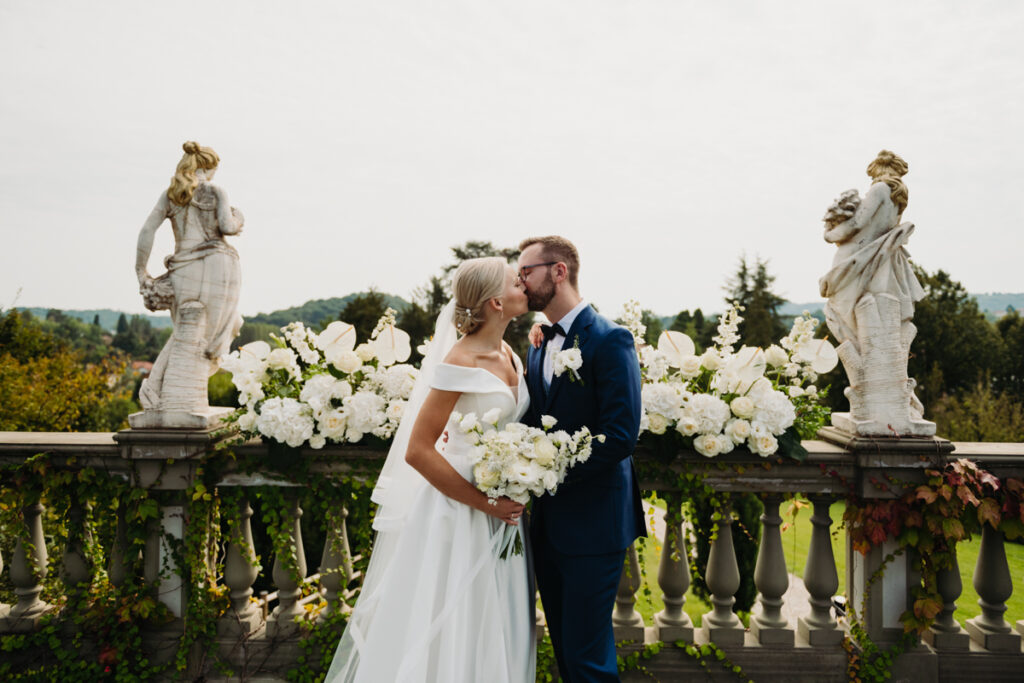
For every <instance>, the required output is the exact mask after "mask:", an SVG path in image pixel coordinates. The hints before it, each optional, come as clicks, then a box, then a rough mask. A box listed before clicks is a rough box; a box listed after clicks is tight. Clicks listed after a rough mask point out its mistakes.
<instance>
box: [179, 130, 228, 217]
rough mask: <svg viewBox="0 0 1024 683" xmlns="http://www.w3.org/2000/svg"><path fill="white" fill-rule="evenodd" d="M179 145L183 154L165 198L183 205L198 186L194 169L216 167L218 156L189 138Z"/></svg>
mask: <svg viewBox="0 0 1024 683" xmlns="http://www.w3.org/2000/svg"><path fill="white" fill-rule="evenodd" d="M181 147H182V149H184V150H185V156H183V157H181V161H179V162H178V168H177V169H175V171H174V177H173V178H171V186H170V187H168V188H167V198H168V199H170V200H171V201H172V202H174V203H175V204H177V205H178V206H185V205H186V204H188V203H189V202H190V201H192V194H193V193H194V192H195V191H196V188H197V187H199V181H198V180H197V179H196V171H197V170H198V169H200V168H201V169H203V170H206V171H208V170H210V169H213V168H217V165H218V164H220V157H219V156H217V153H216V152H214V151H213V150H212V149H210V148H209V147H203V146H201V145H200V144H199V143H198V142H193V141H191V140H190V141H189V142H186V143H185V144H183V145H182V146H181Z"/></svg>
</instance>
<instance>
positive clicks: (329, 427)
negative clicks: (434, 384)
mask: <svg viewBox="0 0 1024 683" xmlns="http://www.w3.org/2000/svg"><path fill="white" fill-rule="evenodd" d="M281 333H282V336H280V337H279V336H277V335H271V338H272V340H273V342H274V347H271V345H270V344H268V343H267V342H264V341H255V342H251V343H249V344H246V345H245V346H243V347H241V348H240V349H238V350H237V351H233V352H231V353H230V354H228V355H227V356H225V357H224V358H222V359H221V367H223V368H224V369H225V370H227V371H228V372H230V373H231V381H232V382H233V383H234V385H235V386H236V387H237V388H238V391H239V397H238V402H239V404H240V406H239V408H238V409H237V410H236V411H235V412H234V413H233V414H232V416H231V417H230V418H229V419H231V420H233V421H235V422H237V424H238V426H239V427H240V428H241V430H242V433H243V434H244V435H245V436H262V437H263V438H265V439H270V440H273V441H276V442H279V443H283V444H287V445H288V446H292V447H299V446H302V445H303V444H306V443H308V444H309V446H310V447H311V448H323V447H324V445H325V444H326V443H327V442H328V441H332V442H335V443H342V442H349V443H354V442H356V441H359V440H360V439H362V438H363V437H364V436H365V435H366V434H372V435H373V436H376V437H378V438H380V439H388V438H390V437H391V436H392V435H393V434H394V433H395V430H396V429H397V428H398V423H399V421H400V420H401V418H402V412H403V410H404V409H405V404H406V401H407V400H408V398H409V394H410V393H411V392H412V389H413V386H414V385H415V383H416V377H417V375H418V373H419V371H418V370H417V369H416V368H414V367H413V366H411V365H407V364H405V363H404V362H403V361H405V360H407V359H408V358H409V355H410V352H411V348H410V344H409V335H408V334H406V333H405V332H404V331H402V330H400V329H398V328H397V327H395V311H394V310H393V309H390V308H389V309H388V310H387V311H386V312H385V314H384V316H383V317H381V319H380V321H379V322H378V323H377V328H376V329H375V330H374V332H373V334H372V335H371V337H370V339H369V340H368V341H367V342H364V343H362V344H359V345H357V344H356V341H357V340H356V331H355V328H354V327H353V326H352V325H349V324H348V323H345V322H340V321H337V322H333V323H331V324H330V325H328V326H327V327H326V328H325V329H324V330H323V332H320V333H317V332H315V331H313V330H311V329H309V328H307V327H306V326H305V325H303V324H302V323H301V322H293V323H290V324H288V325H286V326H284V327H282V328H281Z"/></svg>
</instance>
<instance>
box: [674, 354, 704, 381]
mask: <svg viewBox="0 0 1024 683" xmlns="http://www.w3.org/2000/svg"><path fill="white" fill-rule="evenodd" d="M700 365H701V357H700V356H694V355H689V356H683V357H682V358H681V359H680V361H679V374H680V375H682V376H683V377H685V378H686V379H693V378H694V377H696V376H697V375H699V374H700Z"/></svg>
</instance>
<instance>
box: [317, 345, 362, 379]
mask: <svg viewBox="0 0 1024 683" xmlns="http://www.w3.org/2000/svg"><path fill="white" fill-rule="evenodd" d="M325 355H326V358H327V362H328V363H330V364H331V365H333V366H334V367H336V368H338V369H339V370H341V371H342V372H344V373H346V374H348V375H351V374H352V373H353V372H355V371H356V370H358V369H359V368H361V367H363V361H362V359H360V358H359V355H358V354H357V353H356V352H355V351H352V350H350V349H346V348H343V347H341V346H332V347H330V348H329V349H327V353H326V354H325Z"/></svg>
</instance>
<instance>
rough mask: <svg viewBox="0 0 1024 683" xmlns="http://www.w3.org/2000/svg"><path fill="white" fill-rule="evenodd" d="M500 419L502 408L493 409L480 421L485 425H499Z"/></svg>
mask: <svg viewBox="0 0 1024 683" xmlns="http://www.w3.org/2000/svg"><path fill="white" fill-rule="evenodd" d="M499 417H501V408H491V409H490V410H488V411H487V412H486V413H484V415H483V417H481V418H480V419H481V420H482V421H483V422H484V423H485V424H489V425H493V424H497V423H498V418H499Z"/></svg>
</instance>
